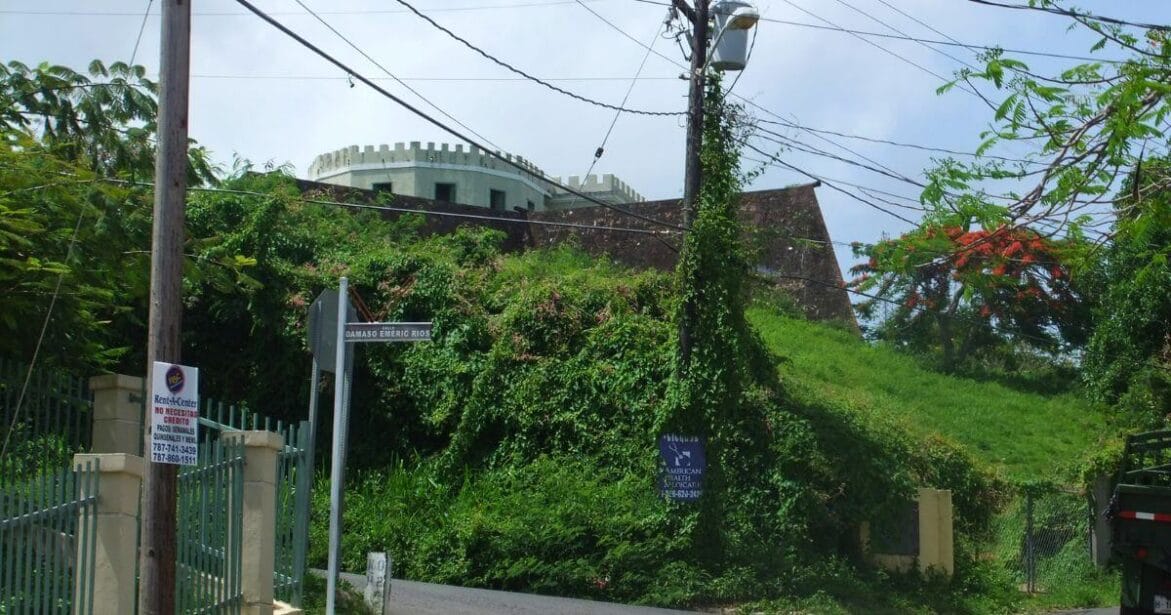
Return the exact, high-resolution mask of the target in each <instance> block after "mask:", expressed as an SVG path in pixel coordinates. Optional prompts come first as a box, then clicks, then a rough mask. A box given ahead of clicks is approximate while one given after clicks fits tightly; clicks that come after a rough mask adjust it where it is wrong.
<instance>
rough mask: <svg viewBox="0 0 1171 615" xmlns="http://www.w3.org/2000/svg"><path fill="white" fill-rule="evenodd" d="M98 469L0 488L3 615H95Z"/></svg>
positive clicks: (42, 475) (38, 475) (49, 473)
mask: <svg viewBox="0 0 1171 615" xmlns="http://www.w3.org/2000/svg"><path fill="white" fill-rule="evenodd" d="M97 464H98V462H97V461H91V462H87V463H86V464H85V465H84V466H83V467H80V468H77V469H76V470H74V469H64V470H44V471H39V472H30V473H29V474H27V475H26V476H25V479H24V480H23V481H9V482H7V483H5V484H4V485H2V486H0V613H3V614H5V615H7V614H13V615H15V614H17V613H54V614H55V613H61V614H63V615H68V614H70V613H80V614H86V613H90V612H92V611H93V588H94V585H93V574H92V571H93V567H94V554H95V552H96V544H95V543H96V540H95V539H96V525H97V514H96V510H95V503H96V500H97V493H98V477H99V474H98V465H97Z"/></svg>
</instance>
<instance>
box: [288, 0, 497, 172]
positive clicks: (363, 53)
mask: <svg viewBox="0 0 1171 615" xmlns="http://www.w3.org/2000/svg"><path fill="white" fill-rule="evenodd" d="M294 1H295V2H296V3H297V4H299V5H300V6H301V8H303V9H305V11H306V12H307V13H309V14H310V15H312V16H313V18H314V19H316V20H317V21H319V22H320V23H321V25H323V26H325V27H326V28H328V29H329V31H330V32H333V33H334V34H336V35H337V37H338V38H340V39H342V41H344V42H345V43H346V44H347V45H349V46H350V48H351V49H353V50H354V51H357V52H358V53H359V54H360V55H361V56H362V57H363V58H366V59H367V60H369V61H370V63H371V64H373V65H374V66H377V67H378V68H379V70H381V71H382V72H384V73H386V75H387V76H388V77H390V78H391V79H394V80H395V82H397V83H398V84H399V85H401V86H403V87H404V88H406V89H407V90H408V91H410V93H412V94H414V95H415V96H418V97H419V100H422V101H423V102H425V103H427V104H428V105H430V106H431V108H432V109H434V110H436V111H438V112H439V113H441V114H442V115H443V117H446V118H447V119H449V120H451V121H453V122H455V123H456V124H459V125H460V126H461V127H462V128H463V129H464V130H466V131H468V132H470V133H472V134H474V135H476V136H477V137H480V139H483V141H484V142H485V143H487V144H488V145H491V146H492V147H494V148H496V149H504V148H502V147H500V146H499V145H496V144H495V143H493V142H492V140H491V139H489V138H488V137H485V136H484V135H482V134H480V133H478V132H476V131H475V130H472V129H471V128H470V127H469V126H468V125H467V124H464V123H463V122H461V121H459V120H458V119H456V118H455V117H454V116H452V115H451V114H450V113H448V112H447V111H444V110H443V109H441V108H440V107H439V105H436V104H435V103H433V102H431V101H430V100H429V99H428V98H427V97H426V96H423V95H422V94H420V93H419V91H418V90H416V89H415V88H413V87H411V86H410V85H408V84H407V83H405V82H404V81H403V80H402V79H399V78H398V77H397V76H395V74H394V73H392V72H390V69H389V68H386V66H384V65H383V64H382V63H381V62H379V61H378V60H375V59H374V58H373V57H371V56H370V54H368V53H366V51H365V50H363V49H362V48H361V47H359V46H357V45H355V44H354V42H353V41H351V40H350V39H349V38H348V37H346V35H344V34H342V33H341V32H338V30H337V28H334V27H333V26H332V25H330V24H329V22H328V21H326V20H325V19H324V18H322V17H321V15H319V14H317V13H315V12H313V9H311V8H309V7H308V6H306V5H305V3H304V2H302V1H301V0H294Z"/></svg>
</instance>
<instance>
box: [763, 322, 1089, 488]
mask: <svg viewBox="0 0 1171 615" xmlns="http://www.w3.org/2000/svg"><path fill="white" fill-rule="evenodd" d="M749 318H750V320H751V321H752V323H753V324H754V325H755V326H756V328H757V330H758V331H759V332H760V334H761V335H762V336H763V337H764V340H765V343H766V344H768V346H769V348H771V349H772V350H773V351H774V352H776V353H778V354H780V355H781V356H783V357H785V358H786V359H787V360H786V361H784V362H783V363H782V365H781V367H780V370H781V374H782V377H783V379H784V380H785V382H786V385H787V388H788V389H789V391H790V393H791V394H792V395H794V396H795V397H796V398H797V399H798V400H801V401H803V402H806V403H810V402H822V403H825V402H831V403H834V404H835V405H839V406H844V407H845V408H847V409H849V410H851V411H854V412H856V413H859V414H862V415H864V416H877V417H881V418H884V419H886V420H892V421H894V422H896V423H898V424H900V425H902V426H904V427H905V428H906V429H908V430H910V431H911V432H912V433H919V434H940V435H943V436H945V437H949V438H952V439H954V440H956V441H957V442H959V443H960V444H962V445H963V446H964V447H965V448H967V449H968V450H969V451H970V453H971V454H972V455H973V456H974V457H976V458H977V459H981V460H983V461H986V462H987V463H988V464H990V465H991V466H992V467H993V468H998V469H1001V470H1002V471H1003V473H1004V474H1005V475H1006V476H1007V477H1010V478H1018V479H1027V478H1036V477H1049V476H1052V475H1054V474H1055V473H1057V472H1058V471H1059V470H1060V469H1062V468H1068V467H1069V465H1070V464H1071V462H1072V461H1073V460H1075V459H1077V458H1078V457H1080V456H1081V455H1082V454H1083V453H1085V452H1086V451H1087V450H1089V449H1090V448H1091V447H1093V446H1094V445H1096V444H1097V443H1098V441H1099V438H1100V437H1101V436H1102V435H1103V434H1105V432H1106V421H1105V418H1104V415H1103V413H1102V411H1101V410H1099V409H1097V408H1095V407H1094V406H1092V405H1091V404H1089V403H1087V402H1086V401H1085V400H1083V399H1082V398H1080V397H1079V396H1078V395H1076V394H1073V393H1070V394H1065V395H1059V396H1044V395H1039V394H1035V393H1027V392H1021V391H1017V390H1014V389H1010V388H1007V387H1005V386H1003V385H1000V384H996V383H991V382H977V381H974V380H969V379H964V378H957V377H952V376H948V375H945V374H939V373H935V372H931V371H927V370H924V369H923V368H922V367H920V366H919V365H918V364H917V363H916V362H915V360H914V359H913V358H911V357H907V356H904V355H901V354H899V353H897V352H895V351H893V350H892V349H889V348H881V347H874V346H871V345H869V344H866V343H865V342H863V341H861V340H859V339H858V338H857V337H856V336H854V335H852V334H850V333H848V332H845V331H841V330H837V329H833V328H830V327H826V326H824V325H819V324H816V323H811V322H807V321H803V320H796V319H792V318H787V317H785V316H782V315H780V314H778V313H776V312H775V311H773V310H770V309H768V308H765V307H756V308H753V309H752V310H750V312H749Z"/></svg>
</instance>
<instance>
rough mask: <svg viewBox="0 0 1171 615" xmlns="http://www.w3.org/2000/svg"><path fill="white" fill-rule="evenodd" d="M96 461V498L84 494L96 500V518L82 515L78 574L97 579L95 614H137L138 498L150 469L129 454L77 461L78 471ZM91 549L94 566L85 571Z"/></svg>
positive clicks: (89, 456)
mask: <svg viewBox="0 0 1171 615" xmlns="http://www.w3.org/2000/svg"><path fill="white" fill-rule="evenodd" d="M93 461H97V465H98V466H99V470H98V472H99V475H98V479H97V493H86V492H84V491H83V492H82V494H81V496H82V497H87V496H91V495H96V496H97V503H96V517H97V518H96V519H91V518H88V517H86V516H85V515H84V513H83V515H82V517H81V519H80V523H79V524H78V536H77V538H78V540H77V550H78V551H77V562H78V566H77V567H76V568H75V571H76V572H75V574H76V573H83V574H84V573H88V574H89V577H91V578H92V579H93V603H92V607H93V610H92V611H91V612H92V614H93V615H123V614H124V613H133V612H134V609H135V607H136V602H137V596H136V595H135V587H134V572H135V566H136V565H137V563H138V498H139V491H140V489H141V487H142V476H143V472H144V470H145V464H144V463H143V460H142V457H138V456H136V455H127V454H124V453H109V454H78V455H74V456H73V466H74V468H77V469H82V468H84V467H85V464H86V463H87V462H93ZM83 486H84V483H83ZM87 521H93V522H92V523H89V522H87ZM91 532H92V534H91ZM90 544H93V549H94V550H93V554H94V560H93V567H92V568H90V569H89V570H86V568H87V566H85V565H83V564H82V563H83V562H85V561H86V557H87V556H88V553H86V552H85V551H83V549H85V548H86V547H87V546H88V545H90ZM78 581H79V582H78V583H77V584H76V587H77V591H79V592H80V591H83V590H84V588H85V584H84V583H83V582H81V581H83V579H82V578H80V577H79V578H78ZM79 597H80V596H75V597H74V605H79V604H80V601H79V600H78V598H79Z"/></svg>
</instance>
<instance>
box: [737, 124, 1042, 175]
mask: <svg viewBox="0 0 1171 615" xmlns="http://www.w3.org/2000/svg"><path fill="white" fill-rule="evenodd" d="M757 121H758V122H762V123H765V124H774V125H777V126H785V127H788V128H795V129H798V130H803V131H805V132H815V133H820V134H827V135H833V136H835V137H842V138H844V139H856V140H858V141H866V142H868V143H880V144H883V145H893V146H895V147H905V148H909V149H917V150H920V151H925V152H936V153H940V154H950V155H952V156H968V157H971V158H988V159H990V160H1000V161H1003V162H1016V163H1022V164H1042V163H1040V162H1037V161H1035V160H1026V159H1024V158H1009V157H1006V156H997V155H993V154H977V153H975V152H965V151H960V150H954V149H948V148H945V147H937V146H932V145H920V144H917V143H906V142H903V141H892V140H889V139H879V138H876V137H866V136H862V135H855V134H850V133H845V132H838V131H835V130H827V129H824V128H811V127H809V126H802V125H800V124H797V123H795V122H788V121H785V120H780V121H774V120H757Z"/></svg>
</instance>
